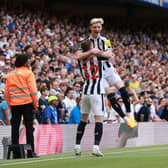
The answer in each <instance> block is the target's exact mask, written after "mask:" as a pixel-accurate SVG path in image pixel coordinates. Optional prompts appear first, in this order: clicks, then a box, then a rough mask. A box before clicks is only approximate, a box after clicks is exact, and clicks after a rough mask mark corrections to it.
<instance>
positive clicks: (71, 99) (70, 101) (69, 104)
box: [63, 88, 76, 121]
mask: <svg viewBox="0 0 168 168" xmlns="http://www.w3.org/2000/svg"><path fill="white" fill-rule="evenodd" d="M63 102H64V103H65V107H66V109H67V110H68V113H67V116H66V121H69V116H70V112H71V111H72V109H73V108H74V107H75V106H76V101H75V95H74V90H73V89H72V88H69V89H68V91H67V96H66V97H65V98H64V100H63Z"/></svg>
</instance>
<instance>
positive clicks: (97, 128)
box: [94, 122, 103, 145]
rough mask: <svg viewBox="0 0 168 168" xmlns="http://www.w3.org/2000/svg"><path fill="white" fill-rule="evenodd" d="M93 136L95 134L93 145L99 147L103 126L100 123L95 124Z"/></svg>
mask: <svg viewBox="0 0 168 168" xmlns="http://www.w3.org/2000/svg"><path fill="white" fill-rule="evenodd" d="M94 134H95V140H94V145H99V144H100V141H101V137H102V134H103V124H102V123H101V122H96V123H95V130H94Z"/></svg>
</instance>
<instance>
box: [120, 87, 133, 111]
mask: <svg viewBox="0 0 168 168" xmlns="http://www.w3.org/2000/svg"><path fill="white" fill-rule="evenodd" d="M119 91H120V93H121V97H122V100H123V103H124V105H125V108H126V111H127V113H130V112H131V107H130V106H131V105H130V99H129V94H128V92H127V90H126V88H125V87H122V88H120V89H119Z"/></svg>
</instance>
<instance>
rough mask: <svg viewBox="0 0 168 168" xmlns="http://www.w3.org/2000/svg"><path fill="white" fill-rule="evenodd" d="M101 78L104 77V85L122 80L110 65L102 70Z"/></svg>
mask: <svg viewBox="0 0 168 168" xmlns="http://www.w3.org/2000/svg"><path fill="white" fill-rule="evenodd" d="M103 78H104V80H105V81H104V83H105V86H106V85H107V84H108V85H114V84H116V83H117V82H118V81H122V79H121V78H120V76H119V74H118V72H117V71H116V69H115V68H114V67H113V66H111V67H109V68H107V69H105V70H103Z"/></svg>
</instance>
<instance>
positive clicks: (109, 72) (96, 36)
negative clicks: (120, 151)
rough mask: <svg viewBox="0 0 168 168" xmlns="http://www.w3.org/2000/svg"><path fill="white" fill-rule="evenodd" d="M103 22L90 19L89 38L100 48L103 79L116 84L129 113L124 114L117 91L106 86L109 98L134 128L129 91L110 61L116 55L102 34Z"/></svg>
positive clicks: (97, 19) (99, 56) (112, 84)
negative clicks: (112, 90)
mask: <svg viewBox="0 0 168 168" xmlns="http://www.w3.org/2000/svg"><path fill="white" fill-rule="evenodd" d="M103 23H104V21H103V19H102V18H93V19H91V20H90V30H91V33H90V36H89V39H90V40H91V41H92V45H93V47H94V48H95V49H98V50H99V52H98V54H97V55H96V56H97V57H98V60H99V61H100V62H101V65H102V76H103V79H104V80H105V83H106V84H108V85H109V86H115V87H116V88H117V89H118V90H119V91H120V94H121V97H122V99H123V102H124V105H125V107H126V111H127V115H125V114H124V112H123V111H122V109H121V107H120V105H119V103H118V102H117V100H116V99H115V93H111V89H108V88H106V93H107V98H108V99H109V101H110V103H111V105H112V107H113V109H114V110H115V111H117V112H118V113H119V115H120V116H121V117H122V118H123V119H124V120H125V122H126V123H127V125H128V126H129V127H130V128H134V127H136V126H137V123H136V121H135V119H134V117H133V116H130V115H129V114H130V111H131V109H130V100H129V95H128V92H127V90H126V87H125V86H124V82H123V81H122V80H121V78H120V76H119V74H118V73H117V71H116V69H115V68H114V67H113V65H112V64H111V63H110V59H113V57H114V55H113V53H112V48H111V43H110V40H108V39H107V38H106V37H104V36H102V35H101V34H100V33H101V31H102V24H103Z"/></svg>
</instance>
